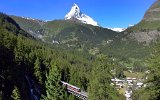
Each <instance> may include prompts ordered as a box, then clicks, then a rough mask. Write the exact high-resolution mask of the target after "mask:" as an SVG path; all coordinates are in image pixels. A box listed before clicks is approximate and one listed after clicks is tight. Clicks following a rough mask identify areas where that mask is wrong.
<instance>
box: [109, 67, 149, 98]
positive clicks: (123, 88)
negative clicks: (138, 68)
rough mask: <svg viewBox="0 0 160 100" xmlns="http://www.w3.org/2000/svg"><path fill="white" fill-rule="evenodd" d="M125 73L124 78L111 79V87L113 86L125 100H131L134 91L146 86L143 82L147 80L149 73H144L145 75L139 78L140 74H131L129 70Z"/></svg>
mask: <svg viewBox="0 0 160 100" xmlns="http://www.w3.org/2000/svg"><path fill="white" fill-rule="evenodd" d="M126 73H127V75H126V77H125V78H122V79H118V78H112V79H111V82H112V83H111V85H113V86H114V87H115V88H116V89H117V90H118V91H119V93H120V94H123V95H124V96H125V97H126V100H132V99H131V96H132V93H133V91H134V90H137V89H140V88H143V87H146V86H147V84H146V83H145V80H147V79H148V77H147V76H148V74H149V73H150V71H149V70H148V71H146V72H145V74H143V75H141V76H140V75H139V74H140V73H138V72H132V71H131V70H129V71H127V72H126ZM139 76H140V77H139Z"/></svg>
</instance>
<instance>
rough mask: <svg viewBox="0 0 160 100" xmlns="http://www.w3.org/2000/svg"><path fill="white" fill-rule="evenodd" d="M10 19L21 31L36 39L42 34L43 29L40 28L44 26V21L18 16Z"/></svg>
mask: <svg viewBox="0 0 160 100" xmlns="http://www.w3.org/2000/svg"><path fill="white" fill-rule="evenodd" d="M10 17H11V18H13V19H14V20H15V21H16V22H17V23H18V24H19V26H20V27H21V28H22V29H23V30H25V31H26V32H28V33H30V34H31V35H32V36H34V37H36V38H38V37H39V36H40V35H41V34H43V33H44V29H43V27H42V26H43V25H44V24H45V22H44V21H41V20H37V19H31V18H25V17H18V16H10Z"/></svg>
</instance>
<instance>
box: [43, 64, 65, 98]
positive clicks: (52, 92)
mask: <svg viewBox="0 0 160 100" xmlns="http://www.w3.org/2000/svg"><path fill="white" fill-rule="evenodd" d="M46 78H47V79H46V94H47V95H46V97H45V98H44V99H45V100H64V99H63V98H64V92H63V87H62V86H61V85H60V83H61V74H60V71H59V68H58V66H57V65H56V64H55V63H54V61H51V67H50V69H49V73H48V74H46Z"/></svg>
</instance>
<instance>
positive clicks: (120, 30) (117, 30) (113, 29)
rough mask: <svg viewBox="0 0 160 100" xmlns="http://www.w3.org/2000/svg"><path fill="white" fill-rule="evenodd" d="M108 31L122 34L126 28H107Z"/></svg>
mask: <svg viewBox="0 0 160 100" xmlns="http://www.w3.org/2000/svg"><path fill="white" fill-rule="evenodd" d="M108 29H111V30H112V31H116V32H122V31H124V30H126V28H108Z"/></svg>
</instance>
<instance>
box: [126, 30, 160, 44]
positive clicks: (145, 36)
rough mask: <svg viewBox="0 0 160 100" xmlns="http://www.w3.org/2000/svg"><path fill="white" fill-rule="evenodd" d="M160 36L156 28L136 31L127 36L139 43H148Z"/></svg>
mask: <svg viewBox="0 0 160 100" xmlns="http://www.w3.org/2000/svg"><path fill="white" fill-rule="evenodd" d="M159 36H160V32H158V31H157V30H153V31H148V32H136V33H130V36H129V38H132V39H134V40H136V41H138V42H140V43H142V42H143V43H144V42H145V43H146V44H149V43H150V42H152V41H154V40H156V39H157V38H158V37H159Z"/></svg>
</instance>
